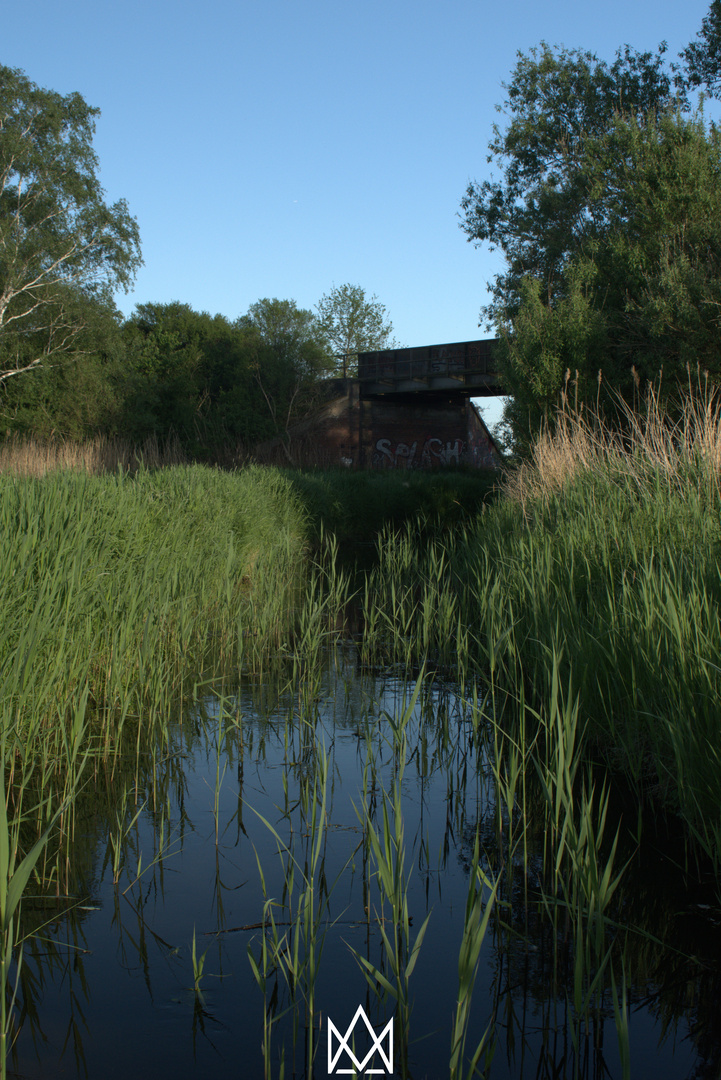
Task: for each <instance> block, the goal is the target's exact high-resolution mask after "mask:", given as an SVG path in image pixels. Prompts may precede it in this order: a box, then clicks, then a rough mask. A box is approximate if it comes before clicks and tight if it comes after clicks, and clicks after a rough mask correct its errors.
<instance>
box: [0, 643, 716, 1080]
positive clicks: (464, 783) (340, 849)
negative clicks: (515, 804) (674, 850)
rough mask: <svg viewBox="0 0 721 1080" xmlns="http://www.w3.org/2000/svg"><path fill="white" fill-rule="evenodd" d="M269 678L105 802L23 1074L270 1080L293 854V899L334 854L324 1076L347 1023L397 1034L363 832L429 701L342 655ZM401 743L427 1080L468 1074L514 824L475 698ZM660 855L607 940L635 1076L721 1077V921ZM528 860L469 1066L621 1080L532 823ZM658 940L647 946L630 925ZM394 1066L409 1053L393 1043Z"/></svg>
mask: <svg viewBox="0 0 721 1080" xmlns="http://www.w3.org/2000/svg"><path fill="white" fill-rule="evenodd" d="M264 682H265V686H264V687H263V686H261V685H259V683H258V681H257V680H256V681H255V682H254V683H248V685H247V686H245V687H244V688H243V689H241V691H239V692H238V693H237V694H236V695H235V696H234V697H232V698H231V697H226V698H223V699H221V698H219V697H218V696H217V695H211V696H210V697H209V698H208V699H207V700H206V701H205V702H204V704H203V706H202V708H197V709H195V710H193V711H192V712H190V713H189V714H188V715H187V716H186V717H184V718H183V719H182V720H180V721H178V722H177V723H176V724H174V725H173V727H172V729H171V733H170V738H169V740H168V742H167V744H165V743H164V744H163V745H162V746H157V747H156V748H155V751H154V758H153V757H152V756H151V757H149V758H148V760H147V762H146V763H145V766H144V767H143V768H142V769H141V770H140V771H136V772H135V773H133V771H132V769H130V770H129V771H128V772H127V773H126V774H125V775H124V779H123V783H122V784H121V785H120V787H121V788H122V789H123V791H124V792H125V793H126V800H125V802H124V803H123V802H118V801H117V795H118V792H119V788H118V783H117V777H116V780H115V782H114V790H115V797H116V802H115V803H113V802H112V801H108V800H107V799H106V798H104V797H101V796H100V795H98V796H97V797H94V798H93V799H92V801H91V806H90V807H89V808H88V809H87V810H86V812H85V814H84V817H83V820H82V822H81V823H80V824H79V826H78V834H79V835H78V837H77V843H76V852H77V857H76V865H75V868H74V875H75V884H74V890H73V891H74V896H75V900H74V902H73V904H74V906H72V908H71V910H67V911H66V912H65V913H64V914H61V915H60V917H56V918H54V921H53V922H51V923H50V925H49V926H48V927H46V928H45V929H44V930H43V931H41V932H40V934H39V936H38V938H36V939H34V940H33V941H32V942H31V943H30V944H29V945H28V946H27V949H26V955H25V963H24V968H23V976H24V978H23V994H22V995H21V997H22V1001H23V1013H24V1015H23V1023H22V1026H21V1029H20V1033H19V1036H18V1039H17V1042H16V1044H15V1047H14V1052H13V1058H12V1062H11V1067H12V1069H14V1071H15V1073H16V1075H17V1076H21V1077H25V1078H28V1080H35V1078H43V1080H47V1078H49V1077H89V1078H91V1080H95V1078H103V1080H116V1078H118V1080H120V1078H123V1080H127V1078H129V1077H132V1078H134V1080H143V1078H145V1077H148V1078H150V1077H153V1078H157V1077H166V1076H167V1077H173V1078H174V1080H185V1078H188V1080H190V1078H198V1077H203V1078H214V1080H226V1078H227V1080H230V1078H233V1080H237V1078H239V1077H251V1078H255V1077H258V1078H261V1077H263V1076H264V1075H267V1073H266V1066H265V1064H264V1058H263V1032H264V998H263V993H262V992H261V988H260V987H259V985H258V982H257V981H256V978H255V977H254V975H253V971H252V968H251V963H250V961H249V956H248V952H249V950H250V951H251V953H252V955H253V957H254V958H255V959H256V962H257V963H260V948H261V939H262V935H263V929H262V924H263V919H264V905H265V901H266V900H267V899H271V898H272V899H275V900H277V901H278V904H277V906H274V907H273V908H272V909H268V908H267V907H266V908H265V911H266V916H267V913H268V910H272V911H273V913H274V916H275V919H276V926H277V932H278V934H279V935H280V936H281V937H282V936H283V935H284V934H286V933H287V932H289V927H288V925H287V923H288V910H287V905H286V907H285V908H284V907H283V901H287V900H288V894H287V890H286V891H285V892H284V882H285V880H286V877H287V869H288V865H289V861H288V855H287V849H291V850H292V851H293V853H294V856H295V859H296V860H297V863H298V867H297V870H296V875H295V882H294V893H292V894H291V902H295V901H296V900H297V897H298V893H299V891H300V888H301V884H302V882H301V871H302V870H306V872H308V870H307V868H308V866H309V865H310V860H311V858H312V853H313V843H314V839H318V835H319V837H320V839H319V844H318V847H317V848H316V849H315V850H316V854H317V865H316V871H315V875H314V881H315V885H316V902H317V901H319V900H320V901H322V900H324V899H325V898H327V899H328V911H329V912H330V922H329V921H328V919H324V920H323V923H322V925H321V927H320V930H319V939H318V940H319V942H320V938H321V937H322V952H321V953H320V962H319V967H318V973H317V977H316V979H315V981H314V985H313V990H314V995H315V999H314V1000H315V1008H314V1014H315V1021H314V1022H315V1032H316V1034H315V1039H316V1044H317V1053H316V1057H315V1065H314V1075H315V1076H316V1077H325V1076H326V1075H328V1068H327V1065H328V1059H327V1031H328V1022H329V1020H331V1021H333V1023H334V1024H335V1027H336V1028H337V1029H339V1030H340V1031H341V1033H345V1031H346V1029H347V1028H348V1025H349V1024H350V1021H351V1019H352V1017H353V1014H354V1013H355V1011H356V1009H357V1007H358V1005H360V1004H363V1005H364V1007H365V1008H366V1009H367V1012H368V1015H369V1016H370V1018H371V1021H372V1023H373V1025H374V1027H375V1029H376V1030H377V1031H378V1032H380V1030H381V1029H382V1028H383V1026H384V1025H385V1024H386V1022H387V1021H388V1020H389V1019H390V1018H391V1017H392V1016H393V1015H394V1011H395V1007H396V1003H395V1002H394V1000H393V999H392V998H391V997H390V996H388V997H387V998H386V1000H385V1001H383V1000H382V999H381V998H380V995H378V994H373V993H372V992H371V990H370V988H369V986H368V983H367V981H366V979H365V977H364V975H363V972H362V970H361V964H360V961H359V959H358V957H366V958H367V959H368V961H369V962H370V963H372V964H373V965H375V966H376V967H379V968H383V946H382V938H381V930H380V925H379V921H378V914H379V904H380V898H379V894H378V888H377V883H376V882H375V880H374V879H373V876H372V869H373V868H372V867H370V866H369V862H368V860H367V859H365V858H364V845H363V828H362V825H361V817H359V814H362V808H363V805H364V802H365V805H366V806H367V807H368V808H369V809H370V811H371V812H372V813H374V815H375V819H374V820H375V821H376V822H377V823H378V824H379V827H380V824H381V823H382V805H383V792H384V791H385V792H390V791H391V787H392V783H393V779H394V777H398V775H399V766H400V762H399V758H398V754H397V752H395V751H394V745H393V740H392V738H391V733H392V729H393V725H394V724H395V725H397V724H398V721H399V718H400V717H401V716H402V714H403V710H404V702H406V701H407V699H408V697H409V696H410V695H411V694H412V692H413V686H412V685H410V686H409V685H408V684H406V683H405V682H404V680H403V679H402V678H400V677H399V676H398V675H396V674H394V673H393V672H385V673H380V674H379V673H375V674H368V673H361V672H360V671H359V670H358V669H357V666H356V663H355V658H354V657H353V655H352V653H346V654H345V655H341V654H334V656H332V657H331V658H330V659H329V662H328V665H327V668H326V669H325V671H324V672H323V674H322V676H321V677H320V678H319V679H318V681H317V682H313V680H312V679H309V683H310V684H311V685H310V686H309V685H305V686H302V685H301V686H300V687H296V688H295V690H292V689H290V688H287V687H286V688H285V690H279V689H278V688H276V689H272V688H269V686H270V684H269V683H268V682H267V680H264ZM406 740H407V741H406V753H405V765H404V769H403V776H402V782H401V793H402V813H403V830H404V832H403V835H404V844H405V862H404V873H405V877H406V879H407V896H408V906H409V912H410V916H411V928H410V933H411V941H413V940H414V938H415V936H416V934H417V933H418V932H419V930H420V929H421V927H422V925H423V923H424V920H425V919H426V916H427V915H430V918H429V922H428V927H427V932H426V935H425V938H424V940H423V943H422V946H421V949H420V952H419V958H418V962H417V965H416V967H415V970H414V971H413V973H412V975H411V977H410V980H409V987H410V997H411V1000H412V1012H411V1016H410V1028H409V1048H408V1057H409V1075H412V1076H413V1077H414V1078H416V1080H421V1078H423V1077H429V1078H440V1077H447V1076H448V1075H449V1057H450V1044H451V1029H452V1020H453V1013H454V1008H455V1001H456V995H457V990H458V950H459V946H460V943H461V937H462V932H463V920H464V910H465V905H466V898H467V894H468V883H469V866H470V863H471V859H472V854H473V846H474V839H475V837H476V836H478V838H479V840H480V845H481V849H482V851H483V853H484V854H483V856H482V861H483V866H484V867H485V870H486V872H487V874H488V875H489V879H490V878H491V877H493V876H494V874H495V873H497V872H498V871H499V868H500V867H501V866H502V865H503V836H504V828H505V829H506V830H507V828H508V824H509V822H508V818H507V815H506V816H505V817H504V816H503V815H501V816H500V817H499V815H498V813H497V807H496V803H495V787H494V782H493V776H492V771H491V769H490V767H489V764H488V761H487V759H486V757H485V752H484V750H483V745H482V740H479V738H478V735H477V733H476V734H474V724H473V722H472V716H471V709H470V707H469V706H468V705H467V704H466V703H464V700H463V698H462V696H461V694H460V692H459V690H458V688H454V687H449V686H448V685H443V684H441V683H438V682H437V683H435V684H432V685H431V684H428V685H427V687H426V692H425V694H424V695H423V700H422V701H421V702H419V703H418V704H416V706H415V708H414V709H413V710H412V713H411V714H410V716H409V717H408V724H407V729H406ZM324 754H325V755H326V756H327V777H326V783H325V812H326V813H325V817H324V818H323V819H322V820H323V827H322V828H321V829H320V831H319V834H316V837H315V838H314V836H313V834H312V831H311V827H310V819H311V808H312V804H313V799H314V797H315V798H316V800H317V801H316V817H317V819H318V818H319V814H320V809H321V802H320V799H321V794H320V789H319V787H318V785H317V783H315V786H314V779H313V778H314V776H316V770H317V762H318V760H319V756H320V759H321V760H322V758H323V755H324ZM364 770H365V773H364ZM364 791H365V798H364ZM314 792H315V796H314ZM273 830H275V832H274V831H273ZM534 844H535V847H534ZM279 846H280V847H281V848H282V847H283V846H285V847H286V851H285V853H283V851H282V850H281V853H280V854H279ZM660 846H661V845H660V844H659V843H650V844H649V845H648V846H647V848H646V849H645V850H646V851H647V854H646V855H645V856H644V861H643V863H640V862H639V860H638V859H635V860H634V859H632V861H631V863H630V864H629V868H628V869H627V870H626V871H625V875H624V879H623V884H622V886H621V887H620V888H619V892H618V901H617V904H616V906H615V908H614V912H613V915H614V919H615V920H616V923H617V924H618V925H614V926H612V927H610V929H609V941H610V939H611V938H612V937H613V936H614V935H616V936H618V938H619V941H620V939H621V937H623V940H624V942H625V943H626V958H627V963H628V964H629V965H630V971H629V981H628V990H627V992H628V999H629V1036H630V1050H631V1075H632V1076H634V1077H654V1080H665V1078H668V1080H679V1078H682V1077H689V1078H690V1077H706V1076H708V1077H710V1076H717V1075H719V1073H718V1068H719V1061H721V1058H720V1057H719V1043H720V1040H719V1034H718V1033H719V1032H721V1002H720V1000H719V994H718V990H719V978H718V972H719V947H720V938H719V934H718V929H717V924H716V922H715V916H714V910H713V905H712V904H711V905H709V907H704V906H702V905H701V903H700V900H699V899H698V897H694V896H691V895H690V894H689V893H688V891H687V885H686V883H685V881H684V879H683V875H682V873H681V871H680V870H679V868H678V866H676V865H674V864H673V862H672V861H670V860H669V859H668V858H667V855H668V851H667V852H666V853H664V852H662V851H661V850H660ZM528 849H529V850H528V859H527V862H526V864H525V865H524V863H523V861H522V858H521V857H520V855H519V853H518V849H517V851H516V854H515V855H514V857H513V860H512V865H510V866H509V865H506V866H505V867H504V875H505V878H504V886H503V889H502V890H501V891H500V893H499V902H498V904H497V905H496V908H495V910H494V913H493V916H492V918H491V920H490V923H489V927H488V931H487V934H486V938H485V941H484V945H483V949H482V952H481V959H480V966H479V971H478V977H477V980H476V984H475V989H474V993H473V1008H472V1015H471V1023H470V1027H469V1034H468V1042H467V1049H468V1051H469V1052H470V1051H471V1050H472V1049H473V1048H474V1047H475V1045H476V1043H477V1042H478V1040H479V1039H480V1037H481V1035H482V1033H483V1031H484V1030H485V1029H486V1028H487V1026H489V1025H490V1031H491V1032H492V1033H494V1034H495V1040H496V1045H495V1052H494V1055H493V1059H492V1065H491V1069H490V1075H491V1076H492V1077H493V1078H498V1080H503V1078H512V1080H516V1078H525V1077H529V1078H530V1077H551V1076H554V1077H556V1076H557V1077H573V1076H584V1077H606V1076H608V1077H614V1078H615V1077H619V1078H620V1077H621V1076H622V1075H623V1074H622V1067H621V1060H620V1056H619V1046H618V1038H617V1033H616V1027H615V1024H614V1011H613V1003H612V997H611V994H610V989H609V987H608V986H605V987H601V988H600V989H599V992H598V993H597V995H596V997H595V998H594V1001H593V1004H592V1007H591V1008H590V1009H589V1010H588V1012H587V1015H586V1017H585V1018H583V1017H582V1018H581V1019H579V1018H578V1016H577V1014H576V1012H575V1010H574V1008H573V1005H572V1002H573V963H572V953H573V940H572V938H573V935H572V933H570V937H569V930H568V926H567V925H566V924H564V920H563V919H562V918H561V919H560V920H557V922H556V925H555V927H554V926H553V925H552V924H551V922H550V921H549V918H548V915H547V914H546V915H544V907H543V904H542V903H541V902H540V901H539V899H538V884H539V880H540V868H541V861H540V837H539V835H538V833H537V832H536V833H534V829H533V828H531V829H530V830H529V844H528ZM633 850H634V846H633V841H631V840H627V842H626V843H625V845H624V844H623V843H622V844H621V848H620V854H619V857H618V862H617V865H618V866H619V867H620V866H621V865H623V862H625V861H626V859H627V858H628V857H629V855H632V854H633ZM261 869H262V877H261ZM116 878H117V880H115V879H116ZM263 880H264V884H265V892H264V889H263ZM68 906H69V905H68V904H66V905H65V907H68ZM38 910H41V906H39V907H38V909H37V910H36V911H33V916H34V917H36V919H37V911H38ZM386 915H388V912H387V911H386ZM46 917H47V915H46ZM266 921H267V918H266ZM383 925H384V927H386V926H388V923H387V922H386V923H384V924H383ZM639 925H642V926H643V927H644V929H645V930H646V934H645V935H643V934H639V933H636V932H634V933H631V934H630V935H629V934H628V933H627V932H626V930H625V929H624V927H627V926H639ZM650 933H652V934H653V935H654V937H656V938H658V939H660V941H661V942H663V944H659V943H654V941H653V940H651V938H650V937H649V936H648V935H649V934H650ZM194 935H195V950H196V974H197V965H198V963H199V962H200V957H201V956H202V954H205V956H204V960H203V967H202V976H201V977H200V978H199V981H198V987H197V989H198V992H196V989H195V986H194V982H195V979H194V966H193V957H192V952H193V938H194ZM692 956H695V957H696V958H697V959H695V960H694V959H692V958H691V957H692ZM384 970H386V973H387V966H386V967H385V968H384ZM620 972H621V966H620V961H619V964H618V971H617V975H620ZM388 977H389V978H390V975H389V976H388ZM296 989H297V992H296V1008H295V1010H294V1009H293V1008H292V1004H293V1002H292V995H291V991H290V988H289V979H288V978H287V977H284V976H283V973H282V971H276V972H275V975H273V974H272V972H271V973H270V974H269V977H268V980H267V983H266V1000H267V1002H268V1003H269V1004H271V1005H272V1006H273V1007H274V1009H275V1013H274V1015H275V1016H276V1017H280V1018H279V1019H277V1020H276V1022H275V1023H274V1024H273V1025H272V1027H271V1032H270V1043H269V1044H270V1057H269V1065H268V1072H269V1074H270V1075H272V1076H274V1077H275V1076H279V1075H281V1064H280V1062H281V1057H283V1056H284V1069H285V1076H286V1077H289V1076H294V1075H295V1076H299V1077H301V1076H305V1075H306V1070H305V1064H304V1060H305V1054H306V1047H307V1042H306V1040H307V1028H306V1012H307V1010H306V1008H305V1005H304V999H303V991H304V990H305V992H307V986H305V987H302V986H299V987H298V988H296ZM717 1021H718V1023H717ZM355 1034H356V1037H357V1039H358V1041H359V1044H360V1043H362V1038H361V1035H360V1033H359V1031H358V1030H356V1033H355ZM395 1049H396V1058H397V1056H398V1055H397V1049H398V1032H397V1031H396V1046H395ZM378 1060H379V1059H376V1064H378ZM347 1063H348V1062H347V1061H345V1062H344V1061H343V1060H340V1061H339V1062H338V1064H337V1068H341V1067H342V1065H343V1064H346V1065H347ZM394 1075H400V1067H399V1066H398V1065H397V1067H396V1071H395V1072H394Z"/></svg>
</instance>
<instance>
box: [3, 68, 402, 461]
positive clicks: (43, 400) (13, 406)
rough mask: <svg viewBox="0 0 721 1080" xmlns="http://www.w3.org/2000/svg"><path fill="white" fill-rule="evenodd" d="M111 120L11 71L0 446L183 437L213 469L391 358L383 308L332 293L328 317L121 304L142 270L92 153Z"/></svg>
mask: <svg viewBox="0 0 721 1080" xmlns="http://www.w3.org/2000/svg"><path fill="white" fill-rule="evenodd" d="M97 115H98V110H97V109H96V108H93V107H91V106H89V105H88V104H87V103H86V102H85V101H84V99H83V98H82V97H81V96H80V94H77V93H74V94H68V95H65V96H63V95H61V94H59V93H56V92H54V91H51V90H45V89H42V88H41V87H39V86H36V85H35V84H34V83H32V82H31V81H30V80H29V79H28V78H27V76H26V75H25V74H24V73H23V72H21V71H19V70H16V69H12V68H9V67H0V436H1V435H3V434H4V436H5V437H8V436H12V435H14V434H23V435H27V434H33V435H39V436H41V437H51V436H63V437H66V438H71V439H82V438H85V437H88V436H91V435H97V434H105V435H123V436H125V437H127V438H130V439H132V440H134V441H142V440H144V439H145V438H147V437H148V436H155V437H157V438H160V439H161V440H162V439H165V438H168V437H169V436H171V435H172V436H173V437H175V438H177V439H179V440H180V442H181V444H182V445H183V447H184V449H185V450H186V451H187V452H189V453H191V454H197V455H200V456H203V455H213V454H214V453H216V452H217V451H218V450H219V449H221V448H222V447H224V446H227V445H228V443H230V444H232V445H237V444H238V443H241V444H243V445H244V446H245V447H246V448H249V447H251V446H253V445H254V444H256V443H258V442H260V441H263V440H266V439H271V438H273V437H278V436H280V437H281V439H285V440H287V439H288V437H289V430H290V428H291V427H292V425H293V423H294V422H295V420H296V419H298V418H299V417H300V416H301V415H303V414H304V413H305V412H307V410H308V409H309V408H311V407H312V405H313V404H314V402H315V399H316V397H317V395H318V393H319V385H320V384H321V382H322V380H324V379H325V378H327V377H329V376H332V375H352V374H353V373H354V371H355V364H356V358H357V354H358V352H362V351H365V350H371V349H377V348H383V347H388V346H391V345H393V344H394V342H393V339H392V330H393V327H392V324H391V322H390V320H389V319H388V315H387V312H386V309H385V307H384V305H383V304H381V303H380V301H379V300H378V298H377V297H376V296H368V295H366V292H365V290H364V289H363V288H362V287H361V286H359V285H350V284H345V285H341V286H338V287H333V288H332V289H331V291H330V292H329V293H327V294H326V295H325V296H323V297H322V298H321V299H320V301H319V302H318V304H317V307H316V310H315V311H310V310H306V309H303V308H299V307H298V306H297V304H296V303H295V301H294V300H279V299H269V298H266V299H261V300H258V301H257V302H256V303H254V304H252V305H251V306H250V308H249V309H248V311H247V312H246V313H245V314H244V315H242V316H240V317H238V318H236V319H229V318H227V317H226V316H224V315H220V314H216V315H211V314H209V313H207V312H199V311H195V310H193V308H192V307H191V306H190V305H188V304H186V303H182V302H180V301H176V302H173V303H164V304H157V303H144V304H139V305H138V306H137V307H136V309H135V311H134V312H133V314H132V315H131V316H130V317H129V318H123V317H122V316H121V315H120V313H119V311H118V309H117V307H116V305H115V301H114V296H115V295H116V294H117V293H118V292H119V291H121V290H124V291H128V290H129V288H130V287H131V286H132V284H133V281H134V279H135V276H136V273H137V270H138V268H139V267H140V265H141V264H142V256H141V247H140V235H139V230H138V225H137V222H136V220H135V218H133V217H132V215H131V214H130V211H129V209H128V206H127V204H126V203H125V201H123V200H120V201H118V202H116V203H115V204H114V205H112V206H110V205H108V204H107V202H106V200H105V193H104V191H103V189H102V187H101V186H100V182H99V179H98V159H97V156H96V154H95V151H94V150H93V145H92V143H93V136H94V130H95V119H96V117H97Z"/></svg>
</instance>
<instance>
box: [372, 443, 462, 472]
mask: <svg viewBox="0 0 721 1080" xmlns="http://www.w3.org/2000/svg"><path fill="white" fill-rule="evenodd" d="M419 447H420V450H419ZM465 448H466V444H465V443H464V442H463V440H462V439H455V440H454V441H453V442H445V443H444V441H443V440H442V439H438V438H436V437H435V436H430V437H427V438H426V439H425V440H424V441H423V443H421V442H420V441H419V440H418V439H416V440H415V441H414V442H412V443H410V445H409V444H408V443H404V442H397V443H395V444H394V443H393V442H392V441H391V440H390V439H378V442H377V443H376V448H375V453H374V454H373V465H374V466H375V467H376V468H381V469H383V468H385V469H398V468H406V469H428V468H432V467H433V466H434V465H454V464H455V465H459V464H460V463H461V461H462V460H463V455H464V451H465Z"/></svg>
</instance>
